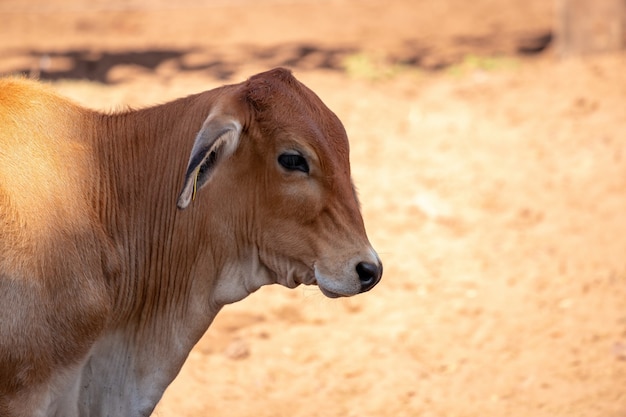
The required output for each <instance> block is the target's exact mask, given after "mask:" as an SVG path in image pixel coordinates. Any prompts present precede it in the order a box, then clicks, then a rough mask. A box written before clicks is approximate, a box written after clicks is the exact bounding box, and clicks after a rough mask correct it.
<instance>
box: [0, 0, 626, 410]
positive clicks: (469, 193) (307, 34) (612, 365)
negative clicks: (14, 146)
mask: <svg viewBox="0 0 626 417" xmlns="http://www.w3.org/2000/svg"><path fill="white" fill-rule="evenodd" d="M171 3H172V2H165V1H164V0H161V1H159V0H155V1H152V2H147V0H127V1H123V0H109V1H104V0H102V1H98V0H94V1H86V0H45V1H44V0H30V1H29V2H23V1H19V0H3V1H2V2H0V22H2V23H1V24H0V72H2V73H16V72H23V73H26V74H29V75H30V76H36V77H40V78H42V79H44V80H50V82H53V83H54V84H55V86H56V87H57V88H58V90H59V91H61V92H62V93H64V94H66V95H68V96H70V97H72V98H74V99H75V100H77V101H78V102H80V103H83V104H85V105H87V106H89V107H93V108H98V109H107V110H111V109H116V108H120V107H121V106H126V105H131V106H143V105H148V104H154V103H160V102H163V101H166V100H168V99H172V98H175V97H179V96H183V95H186V94H189V93H192V92H198V91H201V90H205V89H210V88H213V87H215V86H218V85H221V84H224V83H229V82H239V81H241V80H243V79H245V78H246V77H248V76H250V75H252V74H253V73H255V72H258V71H261V70H264V69H267V68H270V67H273V66H277V65H284V66H288V67H290V68H292V69H293V70H294V72H295V74H296V76H297V77H298V78H300V79H301V80H302V81H304V82H305V83H306V84H307V85H309V86H310V87H311V88H312V89H313V90H314V91H316V92H317V93H318V94H319V95H320V96H321V97H322V99H323V100H324V101H325V102H326V103H327V104H328V105H329V107H331V108H332V109H333V110H334V111H335V112H336V113H337V114H338V115H339V117H340V118H341V119H342V121H343V122H344V124H345V126H346V129H347V131H348V133H349V136H350V138H351V146H352V154H351V159H352V166H353V175H354V180H355V183H356V184H357V186H358V188H359V194H360V198H361V202H362V207H363V215H364V218H365V222H366V226H367V229H368V233H369V236H370V239H371V241H372V243H373V245H374V247H375V248H376V249H377V250H378V251H379V254H380V255H381V258H382V259H383V262H384V265H385V274H384V277H383V280H382V282H381V284H379V286H378V287H377V288H375V289H374V290H373V291H371V292H369V293H367V294H364V295H360V296H357V297H354V298H350V299H340V300H330V299H326V298H325V297H324V296H323V295H322V294H321V293H320V292H319V291H318V290H317V289H316V288H311V287H306V288H304V287H303V288H298V289H295V290H287V289H283V288H280V287H278V286H274V287H267V288H263V289H261V290H260V291H258V292H257V293H255V294H253V295H252V296H250V297H249V298H247V299H246V300H244V301H242V302H240V303H237V304H235V305H232V306H228V307H226V308H225V309H224V310H223V312H222V313H221V315H219V316H218V318H217V320H216V322H215V323H214V325H213V326H212V327H211V328H210V329H209V331H208V332H207V333H206V335H205V337H204V338H203V339H202V340H201V341H200V342H199V344H198V345H197V346H196V348H195V349H194V350H193V351H192V352H191V354H190V356H189V359H188V361H187V363H186V365H185V367H184V368H183V370H182V371H181V373H180V375H179V377H178V378H177V379H176V381H175V382H174V383H173V384H172V385H171V386H170V388H169V389H168V391H167V392H166V393H165V395H164V397H163V400H162V401H161V403H160V404H159V405H158V407H157V409H156V410H155V412H154V416H158V417H201V416H203V417H204V416H228V417H239V416H242V417H243V416H256V417H270V416H271V417H282V416H290V417H318V416H319V417H333V416H334V417H365V416H372V417H374V416H375V417H401V416H407V417H408V416H410V417H414V416H423V417H429V416H433V417H434V416H455V417H462V416H468V417H469V416H472V417H479V416H481V417H482V416H507V417H529V416H533V417H543V416H546V417H548V416H549V417H554V416H563V417H565V416H567V417H573V416H584V417H590V416H598V417H624V416H626V99H625V98H626V70H625V68H626V54H624V53H621V54H613V55H597V56H592V57H586V58H584V59H569V60H559V59H557V58H556V57H554V56H553V55H554V54H553V53H552V52H551V45H550V44H549V41H550V39H551V36H552V27H553V23H554V20H555V19H554V11H553V8H552V6H553V4H552V2H550V1H544V0H523V1H522V0H511V1H508V2H502V1H497V0H473V1H471V2H468V1H465V0H441V1H425V0H420V1H418V0H414V1H410V0H386V1H385V2H382V1H368V0H360V1H359V0H319V1H307V0H301V1H295V0H294V1H288V0H272V1H258V2H253V1H251V0H236V1H231V2H228V1H226V0H217V1H206V2H204V3H203V2H201V1H199V0H180V1H177V2H175V3H176V4H175V5H172V4H171ZM154 342H155V343H158V341H154Z"/></svg>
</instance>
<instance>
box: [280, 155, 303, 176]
mask: <svg viewBox="0 0 626 417" xmlns="http://www.w3.org/2000/svg"><path fill="white" fill-rule="evenodd" d="M278 163H279V164H280V165H282V167H283V168H285V169H287V170H289V171H302V172H304V173H306V174H308V173H309V164H308V163H307V162H306V159H305V158H304V156H302V155H299V154H293V153H284V154H281V155H280V156H279V157H278Z"/></svg>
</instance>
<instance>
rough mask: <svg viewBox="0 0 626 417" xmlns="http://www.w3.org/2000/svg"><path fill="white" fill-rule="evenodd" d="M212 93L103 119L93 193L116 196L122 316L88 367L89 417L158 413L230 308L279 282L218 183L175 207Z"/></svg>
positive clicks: (84, 399)
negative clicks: (240, 233)
mask: <svg viewBox="0 0 626 417" xmlns="http://www.w3.org/2000/svg"><path fill="white" fill-rule="evenodd" d="M212 94H214V92H208V93H203V94H202V95H197V96H191V97H188V98H186V99H181V100H179V101H177V102H175V103H176V104H175V105H173V106H171V105H166V106H165V107H167V108H166V109H164V108H163V107H161V109H160V111H155V110H154V109H146V110H142V111H139V112H132V113H128V114H120V115H110V116H104V115H99V116H98V117H101V118H102V122H101V124H100V125H101V126H102V125H104V126H105V129H104V131H101V132H94V136H95V137H96V143H97V145H96V149H97V152H98V153H99V155H98V159H97V160H101V161H103V162H102V166H101V167H100V172H99V178H101V182H100V185H99V186H100V187H101V188H102V189H101V190H96V191H95V192H94V197H95V198H97V196H98V195H108V196H111V200H110V201H104V202H102V201H99V202H98V201H96V202H95V205H96V207H97V208H98V210H99V212H100V217H101V219H102V222H103V224H104V228H105V232H106V234H107V235H108V236H110V238H111V245H112V248H114V249H113V255H112V258H113V261H111V262H110V263H112V264H113V267H110V268H111V269H112V270H114V271H115V272H114V273H112V274H111V275H112V278H111V283H110V288H111V295H112V298H113V300H114V306H113V312H114V316H113V317H112V319H111V323H110V326H109V327H108V329H107V330H106V331H105V334H104V335H103V337H102V338H101V339H100V340H98V341H97V342H96V344H95V345H94V347H93V349H92V350H91V353H90V356H89V357H88V358H87V359H86V361H85V364H84V367H83V370H82V380H81V381H80V387H79V389H78V391H79V393H78V396H79V410H78V414H79V415H80V416H109V415H111V416H113V415H115V416H129V417H134V416H149V415H150V413H151V412H152V410H153V409H154V407H155V406H156V403H157V402H158V401H159V399H160V398H161V396H162V394H163V392H164V390H165V388H166V387H167V386H168V385H169V384H170V382H171V381H172V380H173V379H174V378H175V376H176V375H177V373H178V372H179V370H180V368H181V366H182V365H183V362H184V361H185V359H186V358H187V356H188V354H189V352H190V350H191V349H192V347H193V346H194V345H195V343H196V342H197V341H198V340H199V338H200V337H201V336H202V335H203V333H204V332H205V331H206V330H207V328H208V327H209V325H210V324H211V322H212V321H213V319H214V318H215V316H216V314H217V313H218V312H219V311H220V309H221V307H222V306H224V305H225V304H228V303H232V302H235V301H238V300H241V299H243V298H244V297H246V296H247V295H248V294H250V293H252V292H254V291H255V290H257V289H258V288H259V287H260V286H262V285H266V284H270V283H273V282H275V274H274V273H273V272H271V271H269V270H268V269H267V268H266V267H265V266H264V265H263V264H262V263H261V261H260V260H259V256H258V250H257V249H256V248H255V247H254V246H253V245H249V244H247V243H246V242H245V241H242V239H239V238H237V236H234V235H233V233H234V231H233V225H232V224H229V223H228V222H225V221H224V216H223V215H222V214H225V212H226V211H228V210H229V204H231V203H229V201H228V199H224V198H222V199H215V198H210V197H211V196H210V193H211V184H209V185H207V186H206V187H205V188H204V189H203V190H201V192H199V195H198V197H197V198H196V200H195V201H194V202H193V203H192V204H191V205H190V207H188V208H187V209H186V210H182V211H181V210H178V209H177V208H176V200H177V197H178V192H179V191H180V186H181V185H182V180H183V174H184V172H185V168H186V163H187V160H188V157H189V151H190V149H191V146H192V144H193V138H194V136H195V135H196V133H197V132H198V130H199V129H200V126H201V125H202V122H203V120H204V118H205V117H206V115H208V114H209V111H210V107H211V105H212V100H213V98H212ZM191 115H197V116H193V117H190V116H191ZM139 119H141V120H139ZM113 132H115V133H113ZM119 132H124V133H123V134H122V137H119V136H120V135H119ZM105 167H106V169H105ZM215 181H219V178H215ZM207 213H211V215H207ZM218 219H219V220H218ZM229 221H230V222H231V223H233V222H234V220H233V219H230V220H229Z"/></svg>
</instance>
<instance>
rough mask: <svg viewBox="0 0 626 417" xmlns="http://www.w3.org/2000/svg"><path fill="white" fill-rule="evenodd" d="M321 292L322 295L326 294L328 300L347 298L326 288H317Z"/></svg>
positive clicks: (319, 286)
mask: <svg viewBox="0 0 626 417" xmlns="http://www.w3.org/2000/svg"><path fill="white" fill-rule="evenodd" d="M317 287H318V288H319V289H320V291H321V292H322V294H324V295H325V296H326V297H328V298H340V297H345V295H342V294H337V293H336V292H332V291H329V290H327V289H326V288H324V287H322V286H321V285H318V286H317Z"/></svg>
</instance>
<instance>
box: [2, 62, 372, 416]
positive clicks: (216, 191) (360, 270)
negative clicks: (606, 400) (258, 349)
mask: <svg viewBox="0 0 626 417" xmlns="http://www.w3.org/2000/svg"><path fill="white" fill-rule="evenodd" d="M181 185H182V191H181ZM177 206H178V209H177ZM381 274H382V265H381V262H380V260H379V258H378V256H377V255H376V252H375V251H374V250H373V249H372V247H371V246H370V244H369V242H368V239H367V236H366V233H365V228H364V226H363V220H362V218H361V215H360V212H359V204H358V201H357V198H356V195H355V191H354V188H353V186H352V182H351V179H350V166H349V160H348V140H347V137H346V133H345V131H344V128H343V126H342V124H341V122H340V121H339V119H338V118H337V117H336V116H335V115H334V114H333V113H332V112H331V111H330V110H329V109H328V108H327V107H326V106H325V105H324V104H323V103H322V102H321V101H320V99H319V98H318V97H317V96H316V95H315V94H314V93H313V92H312V91H311V90H309V89H308V88H306V87H305V86H304V85H303V84H301V83H300V82H298V81H297V80H296V79H295V78H294V77H293V76H292V75H291V73H290V72H289V71H287V70H284V69H276V70H272V71H269V72H266V73H262V74H258V75H256V76H254V77H252V78H250V79H249V80H248V81H246V82H243V83H241V84H235V85H229V86H224V87H221V88H218V89H215V90H211V91H207V92H204V93H201V94H197V95H193V96H190V97H186V98H182V99H179V100H176V101H173V102H171V103H168V104H164V105H161V106H156V107H152V108H147V109H143V110H138V111H127V112H122V113H118V114H102V113H98V112H94V111H91V110H87V109H84V108H81V107H79V106H77V105H76V104H74V103H72V102H70V101H68V100H66V99H64V98H61V97H59V96H57V95H56V94H54V93H53V92H52V91H51V90H50V89H49V88H48V87H45V86H43V85H41V84H39V83H36V82H33V81H27V80H23V79H11V78H10V79H4V80H0V415H1V416H3V417H17V416H28V417H32V416H61V417H75V416H82V417H88V416H125V417H134V416H148V415H150V413H151V412H152V410H153V408H154V407H155V405H156V403H157V402H158V401H159V399H160V398H161V395H162V394H163V391H164V390H165V388H166V387H167V386H168V385H169V384H170V382H171V381H172V380H173V379H174V377H175V376H176V374H177V373H178V371H179V370H180V368H181V366H182V365H183V362H184V361H185V359H186V357H187V355H188V354H189V352H190V350H191V349H192V347H193V346H194V344H195V343H196V342H197V341H198V339H199V338H200V337H201V336H202V334H203V333H204V332H205V331H206V329H207V328H208V327H209V325H210V324H211V321H212V320H213V318H214V317H215V315H216V314H217V313H218V312H219V310H220V308H221V307H222V306H224V305H225V304H228V303H233V302H236V301H238V300H241V299H243V298H244V297H246V296H247V295H248V294H250V293H252V292H254V291H256V290H257V289H258V288H259V287H261V286H262V285H266V284H272V283H279V284H282V285H284V286H287V287H290V288H293V287H296V286H297V285H299V284H307V285H310V284H317V285H318V286H319V288H320V289H321V291H322V292H323V293H324V294H325V295H327V296H329V297H338V296H351V295H355V294H358V293H360V292H364V291H367V290H369V289H371V288H372V287H373V286H374V285H376V284H377V283H378V281H379V280H380V277H381Z"/></svg>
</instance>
